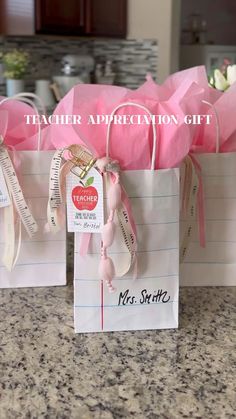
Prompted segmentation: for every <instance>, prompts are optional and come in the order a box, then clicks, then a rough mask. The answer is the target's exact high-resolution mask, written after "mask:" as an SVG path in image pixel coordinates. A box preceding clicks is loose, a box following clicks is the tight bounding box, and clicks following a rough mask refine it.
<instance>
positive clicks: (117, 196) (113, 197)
mask: <svg viewBox="0 0 236 419" xmlns="http://www.w3.org/2000/svg"><path fill="white" fill-rule="evenodd" d="M108 164H109V162H108V161H107V159H106V158H104V159H100V160H99V161H97V166H98V168H99V169H100V170H101V171H102V172H105V171H106V166H107V165H108ZM111 173H112V175H110V176H111V185H110V188H109V190H108V196H107V198H108V207H109V210H110V213H109V217H108V220H107V223H106V224H105V225H104V226H103V229H102V248H101V261H100V264H99V276H100V278H101V280H105V281H106V284H107V286H108V289H109V291H110V292H113V291H115V288H114V287H113V285H112V279H113V278H114V276H115V267H114V264H113V261H112V259H111V258H110V257H108V256H107V249H108V248H109V247H110V246H111V245H112V243H113V241H114V236H115V223H114V216H115V211H116V210H117V209H118V208H119V205H120V203H121V186H120V183H119V173H118V172H111Z"/></svg>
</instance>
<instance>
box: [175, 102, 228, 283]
mask: <svg viewBox="0 0 236 419" xmlns="http://www.w3.org/2000/svg"><path fill="white" fill-rule="evenodd" d="M204 103H206V104H208V105H210V106H211V107H212V108H213V111H214V113H215V116H216V123H217V125H216V152H215V153H204V154H194V158H195V160H196V161H197V162H198V163H199V165H200V167H201V177H202V183H203V191H204V207H205V237H206V245H205V247H201V246H200V244H199V238H198V229H199V226H198V221H197V220H196V219H195V220H194V223H193V226H192V227H193V228H192V234H191V235H190V240H189V243H188V246H187V251H186V257H185V258H184V262H183V263H181V264H180V284H181V285H183V286H233V285H236V153H220V152H219V145H220V129H219V122H218V116H217V113H216V110H215V108H214V106H212V105H211V104H210V103H208V102H205V101H204ZM180 225H181V234H180V236H181V237H182V236H183V235H184V231H185V230H186V225H187V223H186V220H185V219H184V218H182V220H181V224H180Z"/></svg>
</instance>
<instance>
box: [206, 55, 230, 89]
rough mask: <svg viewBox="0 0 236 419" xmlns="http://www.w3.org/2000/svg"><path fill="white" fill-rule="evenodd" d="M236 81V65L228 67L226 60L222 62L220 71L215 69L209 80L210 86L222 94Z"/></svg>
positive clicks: (228, 63)
mask: <svg viewBox="0 0 236 419" xmlns="http://www.w3.org/2000/svg"><path fill="white" fill-rule="evenodd" d="M235 81H236V64H234V65H230V62H229V61H228V60H224V64H223V66H222V67H221V69H218V68H217V69H215V70H214V73H213V75H212V76H211V77H210V79H209V84H210V86H212V87H214V88H215V89H218V90H221V91H222V92H224V91H225V90H227V89H228V88H229V87H230V86H232V84H233V83H234V82H235Z"/></svg>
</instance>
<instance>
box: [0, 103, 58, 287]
mask: <svg viewBox="0 0 236 419" xmlns="http://www.w3.org/2000/svg"><path fill="white" fill-rule="evenodd" d="M15 98H17V99H19V100H21V99H22V95H19V97H18V96H16V97H15ZM9 99H12V98H8V99H5V100H3V101H2V103H5V102H6V101H7V100H9ZM23 100H24V102H26V103H30V104H32V106H34V104H33V103H31V100H29V99H27V98H25V97H23ZM13 102H14V111H15V112H16V111H17V106H18V103H19V102H15V101H12V103H13ZM34 107H35V106H34ZM29 109H31V108H29ZM7 115H8V121H9V120H10V118H11V108H10V107H9V104H8V111H7ZM2 126H3V125H2ZM2 126H1V127H2ZM4 131H5V132H3V128H2V132H1V135H2V144H1V145H0V164H1V166H0V168H1V172H0V174H1V173H2V182H4V183H1V185H4V184H5V186H6V187H7V194H8V198H9V202H8V205H6V206H4V205H1V204H0V232H1V235H0V257H1V263H0V288H15V287H36V286H38V287H40V286H54V285H65V284H66V230H65V228H63V229H62V230H61V231H60V232H58V233H57V234H55V235H53V234H52V233H50V232H49V231H48V229H47V227H46V224H47V202H48V184H49V169H50V163H51V158H52V155H53V154H54V152H53V151H41V150H40V140H41V130H40V126H39V136H38V138H37V147H38V150H31V149H29V148H30V141H29V139H27V140H28V141H27V143H28V146H27V147H28V150H27V149H26V150H25V151H18V150H17V143H15V145H14V147H13V150H12V147H11V148H10V147H8V145H7V139H8V136H7V126H5V129H4ZM34 140H35V138H34ZM23 147H24V146H22V144H21V149H22V148H23ZM31 147H32V149H33V148H35V143H34V142H33V138H32V146H31ZM11 150H12V151H11ZM1 207H2V208H1Z"/></svg>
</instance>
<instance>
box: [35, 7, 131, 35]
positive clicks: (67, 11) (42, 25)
mask: <svg viewBox="0 0 236 419" xmlns="http://www.w3.org/2000/svg"><path fill="white" fill-rule="evenodd" d="M126 3H127V2H126V0H70V1H67V2H66V1H65V0H35V21H36V33H44V34H55V35H57V34H62V35H63V34H64V35H90V36H114V37H124V36H125V35H126V9H127V4H126Z"/></svg>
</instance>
